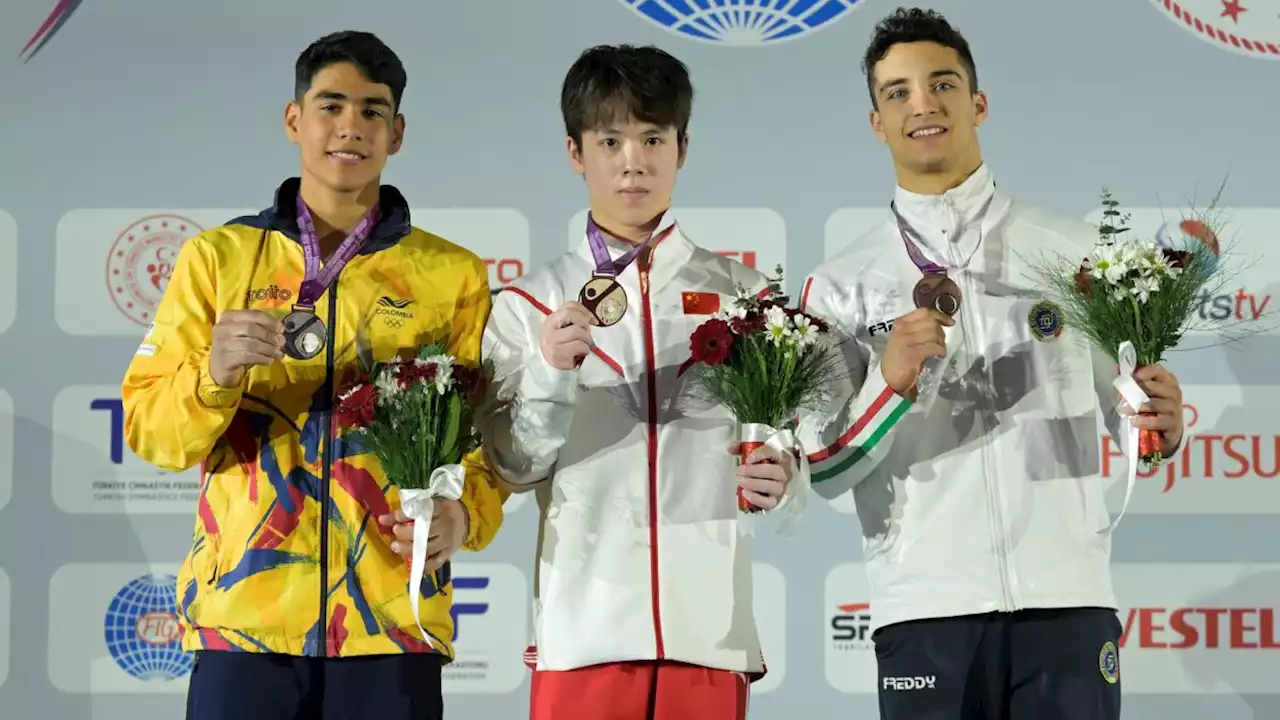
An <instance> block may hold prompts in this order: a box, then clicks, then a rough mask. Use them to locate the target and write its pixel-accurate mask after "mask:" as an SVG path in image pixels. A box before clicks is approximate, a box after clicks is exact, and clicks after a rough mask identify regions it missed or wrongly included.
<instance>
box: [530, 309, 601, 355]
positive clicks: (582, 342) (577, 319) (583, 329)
mask: <svg viewBox="0 0 1280 720" xmlns="http://www.w3.org/2000/svg"><path fill="white" fill-rule="evenodd" d="M538 346H539V347H541V348H542V357H544V358H546V360H547V364H548V365H550V366H551V367H553V368H555V369H557V370H564V371H568V370H573V369H574V368H576V367H578V365H579V364H580V363H581V362H582V359H583V358H585V357H586V356H587V353H589V352H591V313H589V312H587V309H586V308H584V307H582V305H580V304H578V303H576V302H567V303H565V304H564V305H562V306H561V307H560V309H559V310H556V311H555V312H553V313H551V314H550V315H548V316H547V319H546V320H544V321H543V322H542V329H541V330H540V331H538Z"/></svg>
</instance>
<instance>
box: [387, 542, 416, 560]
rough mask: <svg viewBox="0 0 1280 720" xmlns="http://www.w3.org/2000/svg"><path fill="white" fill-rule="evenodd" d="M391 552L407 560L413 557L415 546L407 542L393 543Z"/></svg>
mask: <svg viewBox="0 0 1280 720" xmlns="http://www.w3.org/2000/svg"><path fill="white" fill-rule="evenodd" d="M391 551H392V552H394V553H395V554H397V555H401V556H403V557H404V558H405V559H408V558H411V557H413V544H412V543H407V542H398V541H397V542H392V543H391Z"/></svg>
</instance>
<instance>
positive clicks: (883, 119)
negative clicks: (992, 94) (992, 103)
mask: <svg viewBox="0 0 1280 720" xmlns="http://www.w3.org/2000/svg"><path fill="white" fill-rule="evenodd" d="M872 82H873V87H874V90H873V92H874V95H875V100H876V105H877V107H876V109H875V110H874V111H873V112H872V113H871V127H872V129H873V130H874V131H875V133H876V136H877V137H879V138H880V140H881V141H882V142H884V143H885V144H887V145H888V146H889V153H890V154H891V155H892V156H893V162H894V165H895V167H896V169H897V171H898V178H899V184H901V185H903V187H906V188H908V189H912V186H913V185H924V186H928V185H930V184H932V183H931V178H954V177H956V176H961V177H963V176H967V175H968V174H969V173H971V172H973V170H975V169H977V167H978V166H979V165H980V164H981V163H982V151H981V148H980V146H979V143H978V132H977V130H978V127H979V126H981V125H982V123H983V122H984V121H985V120H986V118H987V97H986V94H985V93H982V92H979V93H974V92H973V90H972V83H971V78H969V77H968V74H967V73H966V72H965V69H964V64H963V63H962V62H961V58H960V55H959V54H958V53H957V52H956V51H955V50H953V49H951V48H949V47H946V46H944V45H939V44H937V43H933V42H908V43H899V44H896V45H894V46H892V47H891V48H890V49H889V52H888V53H886V54H885V56H884V57H883V58H882V59H881V60H880V61H879V62H877V63H876V64H875V66H874V68H873V75H872ZM944 189H945V188H944Z"/></svg>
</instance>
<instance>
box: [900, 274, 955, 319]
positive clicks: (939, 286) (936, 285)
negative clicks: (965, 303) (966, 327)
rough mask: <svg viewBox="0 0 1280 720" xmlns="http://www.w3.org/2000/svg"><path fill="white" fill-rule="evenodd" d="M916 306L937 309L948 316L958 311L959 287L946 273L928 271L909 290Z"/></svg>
mask: <svg viewBox="0 0 1280 720" xmlns="http://www.w3.org/2000/svg"><path fill="white" fill-rule="evenodd" d="M911 296H912V299H913V300H915V303H916V307H918V308H928V309H930V310H937V311H938V312H940V313H942V314H943V315H946V316H948V317H951V316H954V315H955V314H956V313H958V312H960V287H959V286H958V285H956V283H955V281H954V280H952V279H951V278H949V277H947V276H946V275H942V274H936V273H930V274H928V275H925V276H924V277H922V278H920V281H919V282H917V283H916V286H915V289H913V290H912V291H911Z"/></svg>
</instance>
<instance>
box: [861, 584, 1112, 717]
mask: <svg viewBox="0 0 1280 720" xmlns="http://www.w3.org/2000/svg"><path fill="white" fill-rule="evenodd" d="M1120 632H1121V625H1120V621H1119V619H1118V618H1117V617H1116V613H1115V611H1114V610H1106V609H1103V608H1069V609H1063V610H1022V611H1018V612H1013V613H990V614H985V615H965V616H961V617H952V618H938V619H933V620H916V621H910V622H903V623H895V624H893V625H888V626H886V627H883V628H880V629H879V630H877V631H876V633H875V635H874V636H873V637H872V639H873V641H874V642H875V649H876V660H877V664H878V665H879V678H878V687H879V695H880V717H881V720H1119V718H1120V656H1119V646H1120Z"/></svg>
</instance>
